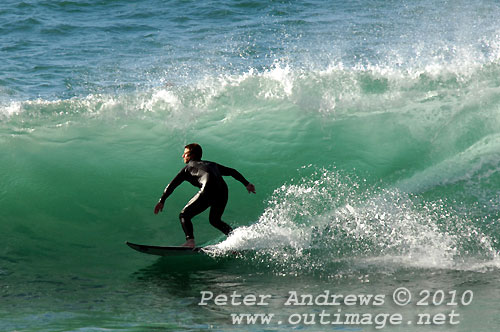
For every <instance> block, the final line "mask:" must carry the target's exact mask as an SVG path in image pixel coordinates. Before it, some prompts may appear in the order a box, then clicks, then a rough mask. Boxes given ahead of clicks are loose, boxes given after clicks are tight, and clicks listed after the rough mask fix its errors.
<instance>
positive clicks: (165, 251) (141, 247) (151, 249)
mask: <svg viewBox="0 0 500 332" xmlns="http://www.w3.org/2000/svg"><path fill="white" fill-rule="evenodd" d="M126 244H127V245H128V246H129V247H130V248H132V249H134V250H137V251H139V252H142V253H144V254H149V255H157V256H184V255H196V254H203V253H204V252H203V250H202V249H203V247H196V248H189V247H180V246H150V245H145V244H136V243H132V242H128V241H127V242H126Z"/></svg>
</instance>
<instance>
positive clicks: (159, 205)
mask: <svg viewBox="0 0 500 332" xmlns="http://www.w3.org/2000/svg"><path fill="white" fill-rule="evenodd" d="M184 180H186V168H185V167H184V168H183V169H181V171H180V172H179V173H178V174H177V175H176V176H175V178H174V179H173V180H172V181H170V183H169V184H168V185H167V186H166V187H165V190H164V191H163V195H161V198H160V201H159V202H158V203H157V204H156V206H155V214H158V212H160V211H163V206H164V205H165V200H166V199H167V198H168V196H170V194H172V192H173V191H174V190H175V188H177V187H178V186H179V185H180V184H181V183H182V182H183V181H184Z"/></svg>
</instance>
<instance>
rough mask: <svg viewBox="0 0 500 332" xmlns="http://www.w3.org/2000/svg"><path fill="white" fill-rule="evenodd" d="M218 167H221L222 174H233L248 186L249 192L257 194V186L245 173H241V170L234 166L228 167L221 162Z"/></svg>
mask: <svg viewBox="0 0 500 332" xmlns="http://www.w3.org/2000/svg"><path fill="white" fill-rule="evenodd" d="M217 167H218V168H219V171H220V173H221V175H223V176H232V177H233V178H234V179H236V180H238V181H240V182H241V183H242V184H243V185H244V186H245V188H247V190H248V193H254V194H255V186H254V185H253V184H251V183H250V182H248V180H247V179H245V177H244V176H243V175H241V173H240V172H238V171H237V170H235V169H234V168H230V167H226V166H223V165H221V164H217Z"/></svg>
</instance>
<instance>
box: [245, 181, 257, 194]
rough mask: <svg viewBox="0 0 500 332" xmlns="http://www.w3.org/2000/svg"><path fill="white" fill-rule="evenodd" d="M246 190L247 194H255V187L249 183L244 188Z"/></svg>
mask: <svg viewBox="0 0 500 332" xmlns="http://www.w3.org/2000/svg"><path fill="white" fill-rule="evenodd" d="M246 188H247V190H248V193H249V194H250V193H254V194H255V186H254V185H253V184H251V183H249V184H248V185H247V186H246Z"/></svg>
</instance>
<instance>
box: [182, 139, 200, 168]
mask: <svg viewBox="0 0 500 332" xmlns="http://www.w3.org/2000/svg"><path fill="white" fill-rule="evenodd" d="M202 155H203V150H202V149H201V145H199V144H197V143H191V144H188V145H186V146H185V147H184V154H183V155H182V159H184V162H185V163H186V164H187V163H188V162H189V161H190V160H201V156H202Z"/></svg>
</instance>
